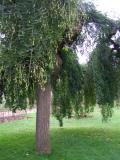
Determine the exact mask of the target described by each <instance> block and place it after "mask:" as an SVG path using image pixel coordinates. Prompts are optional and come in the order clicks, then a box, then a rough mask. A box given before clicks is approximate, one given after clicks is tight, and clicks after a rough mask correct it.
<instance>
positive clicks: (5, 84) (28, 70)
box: [0, 0, 78, 110]
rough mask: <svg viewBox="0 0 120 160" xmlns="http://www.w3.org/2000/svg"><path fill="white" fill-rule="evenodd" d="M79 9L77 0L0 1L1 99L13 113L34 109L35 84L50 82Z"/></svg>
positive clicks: (42, 84) (41, 84)
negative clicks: (64, 40) (19, 109)
mask: <svg viewBox="0 0 120 160" xmlns="http://www.w3.org/2000/svg"><path fill="white" fill-rule="evenodd" d="M76 7H77V6H76V1H74V0H71V1H69V2H68V1H64V2H62V1H61V0H59V1H57V0H52V1H48V0H44V1H40V0H25V1H23V0H17V1H12V0H9V1H8V0H2V1H0V33H2V34H4V35H5V38H3V39H1V50H0V86H1V87H0V99H1V100H2V98H5V100H6V105H7V106H8V107H11V109H13V110H15V109H16V108H21V109H24V108H25V107H26V106H27V104H28V102H29V103H30V104H31V105H32V104H33V103H34V102H35V90H36V84H37V83H39V84H40V86H41V87H42V88H44V85H45V84H46V83H47V82H49V81H50V79H51V73H52V72H53V70H54V67H55V65H56V52H57V49H58V45H59V43H60V42H61V41H62V40H63V39H64V36H68V34H69V33H71V31H72V29H73V27H74V26H75V25H76V21H77V18H78V13H77V8H76ZM66 29H67V30H68V32H67V33H66V32H65V31H66ZM64 34H65V35H64ZM66 34H67V35H66Z"/></svg>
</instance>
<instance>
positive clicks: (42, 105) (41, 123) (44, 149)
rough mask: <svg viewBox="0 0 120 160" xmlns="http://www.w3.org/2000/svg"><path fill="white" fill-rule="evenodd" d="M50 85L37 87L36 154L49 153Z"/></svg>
mask: <svg viewBox="0 0 120 160" xmlns="http://www.w3.org/2000/svg"><path fill="white" fill-rule="evenodd" d="M50 105H51V87H50V85H46V87H45V89H44V90H42V89H41V88H40V86H38V87H37V115H36V151H37V153H38V154H50V152H51V148H50V135H49V120H50Z"/></svg>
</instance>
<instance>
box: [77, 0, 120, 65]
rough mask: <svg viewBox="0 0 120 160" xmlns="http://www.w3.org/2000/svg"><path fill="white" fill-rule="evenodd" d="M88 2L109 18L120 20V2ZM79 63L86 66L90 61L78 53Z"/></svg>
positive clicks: (96, 0)
mask: <svg viewBox="0 0 120 160" xmlns="http://www.w3.org/2000/svg"><path fill="white" fill-rule="evenodd" d="M85 1H86V2H89V1H90V2H93V3H94V4H95V6H96V9H97V10H98V11H100V12H102V13H104V14H106V15H107V16H108V17H110V18H112V19H115V20H118V19H120V0H85ZM77 55H78V58H79V62H80V63H81V64H85V63H86V62H87V60H88V57H87V56H86V55H85V54H83V55H81V53H80V52H79V51H78V53H77Z"/></svg>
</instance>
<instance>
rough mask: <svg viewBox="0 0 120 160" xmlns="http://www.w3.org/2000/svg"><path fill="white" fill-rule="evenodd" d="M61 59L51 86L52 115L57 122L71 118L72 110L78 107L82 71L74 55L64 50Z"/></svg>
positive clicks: (67, 49)
mask: <svg viewBox="0 0 120 160" xmlns="http://www.w3.org/2000/svg"><path fill="white" fill-rule="evenodd" d="M61 57H62V60H63V63H62V67H61V71H60V74H59V78H58V80H57V83H56V85H55V86H53V114H54V115H55V116H56V117H57V119H58V120H59V119H62V118H64V117H66V116H67V117H68V118H71V114H72V112H73V108H75V107H78V106H79V105H80V101H81V89H82V70H81V66H80V64H79V63H78V60H77V56H76V54H75V53H73V52H72V51H71V50H70V49H69V48H65V49H64V50H63V51H62V55H61Z"/></svg>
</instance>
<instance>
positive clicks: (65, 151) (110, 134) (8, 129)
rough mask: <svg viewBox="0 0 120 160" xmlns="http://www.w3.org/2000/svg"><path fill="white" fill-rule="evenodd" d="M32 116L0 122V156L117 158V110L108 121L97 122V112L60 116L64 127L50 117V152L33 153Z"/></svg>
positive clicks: (1, 159) (14, 159) (3, 159)
mask: <svg viewBox="0 0 120 160" xmlns="http://www.w3.org/2000/svg"><path fill="white" fill-rule="evenodd" d="M30 116H32V117H33V118H31V119H28V120H27V119H25V120H20V121H15V122H10V123H6V124H1V125H0V160H120V125H119V124H120V119H119V117H120V110H115V113H114V115H113V118H112V121H109V122H108V123H102V122H101V116H100V114H99V113H98V112H95V113H94V114H93V117H92V118H86V119H80V120H75V119H71V120H67V119H66V120H64V128H59V127H58V122H57V121H56V120H55V119H54V118H52V119H51V145H52V154H51V155H50V156H38V155H36V153H35V115H34V114H33V115H30Z"/></svg>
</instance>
